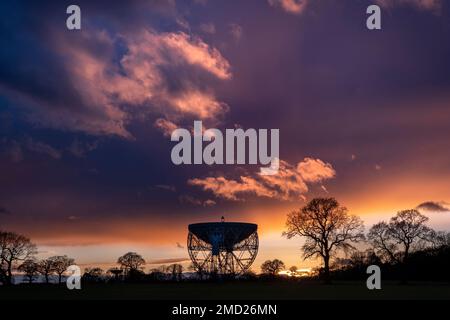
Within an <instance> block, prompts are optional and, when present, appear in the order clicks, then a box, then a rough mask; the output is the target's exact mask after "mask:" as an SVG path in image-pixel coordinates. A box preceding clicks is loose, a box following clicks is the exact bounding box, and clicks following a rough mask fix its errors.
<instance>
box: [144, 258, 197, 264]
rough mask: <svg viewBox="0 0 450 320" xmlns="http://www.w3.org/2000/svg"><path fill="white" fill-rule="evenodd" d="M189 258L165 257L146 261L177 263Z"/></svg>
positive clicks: (152, 262)
mask: <svg viewBox="0 0 450 320" xmlns="http://www.w3.org/2000/svg"><path fill="white" fill-rule="evenodd" d="M189 260H190V259H189V258H166V259H154V260H150V261H148V262H147V264H164V263H177V262H185V261H189Z"/></svg>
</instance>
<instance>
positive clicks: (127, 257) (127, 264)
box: [117, 252, 145, 275]
mask: <svg viewBox="0 0 450 320" xmlns="http://www.w3.org/2000/svg"><path fill="white" fill-rule="evenodd" d="M117 263H118V264H120V266H121V268H122V269H123V270H124V271H125V274H126V275H129V273H130V271H131V270H140V269H142V267H143V265H145V260H144V258H142V256H141V255H139V254H137V253H136V252H128V253H125V254H124V255H123V256H121V257H119V259H117Z"/></svg>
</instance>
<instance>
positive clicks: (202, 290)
mask: <svg viewBox="0 0 450 320" xmlns="http://www.w3.org/2000/svg"><path fill="white" fill-rule="evenodd" d="M10 299H11V300H21V299H38V300H41V299H44V300H45V299H84V300H89V299H144V300H172V299H174V300H209V299H211V300H224V299H225V300H226V299H268V300H278V299H283V300H284V299H289V300H290V299H450V284H448V283H447V284H444V283H441V284H439V283H410V284H407V285H400V284H398V283H396V282H389V283H383V285H382V289H381V290H368V289H367V288H366V285H365V283H364V282H335V283H333V284H332V285H324V284H321V283H318V282H311V283H298V282H223V283H210V282H204V283H195V282H182V283H171V282H167V283H136V284H125V283H117V284H89V285H88V284H86V285H83V287H82V289H81V290H68V289H67V288H66V286H65V285H61V286H58V285H41V284H34V285H17V286H12V287H0V300H10Z"/></svg>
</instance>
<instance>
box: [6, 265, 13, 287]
mask: <svg viewBox="0 0 450 320" xmlns="http://www.w3.org/2000/svg"><path fill="white" fill-rule="evenodd" d="M6 263H7V264H8V269H7V270H6V285H8V286H10V285H12V261H6Z"/></svg>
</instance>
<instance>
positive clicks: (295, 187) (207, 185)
mask: <svg viewBox="0 0 450 320" xmlns="http://www.w3.org/2000/svg"><path fill="white" fill-rule="evenodd" d="M335 174H336V172H335V171H334V169H333V167H332V166H331V165H330V164H329V163H325V162H323V161H322V160H320V159H312V158H305V159H304V160H303V161H301V162H299V163H298V164H297V166H292V165H290V164H289V163H287V162H286V161H280V168H279V171H278V173H277V174H276V175H260V174H255V175H241V176H240V177H239V178H238V179H228V178H226V177H224V176H218V177H206V178H203V179H200V178H194V179H190V180H188V184H189V185H192V186H197V187H200V188H202V189H203V190H205V191H210V192H212V193H213V194H214V195H215V196H216V197H219V198H223V199H227V200H233V201H243V200H245V199H246V197H247V196H251V195H253V196H257V197H266V198H273V199H278V200H298V199H304V194H305V193H307V192H308V190H309V189H308V185H307V184H308V183H317V182H321V181H324V180H328V179H331V178H333V177H334V176H335Z"/></svg>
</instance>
